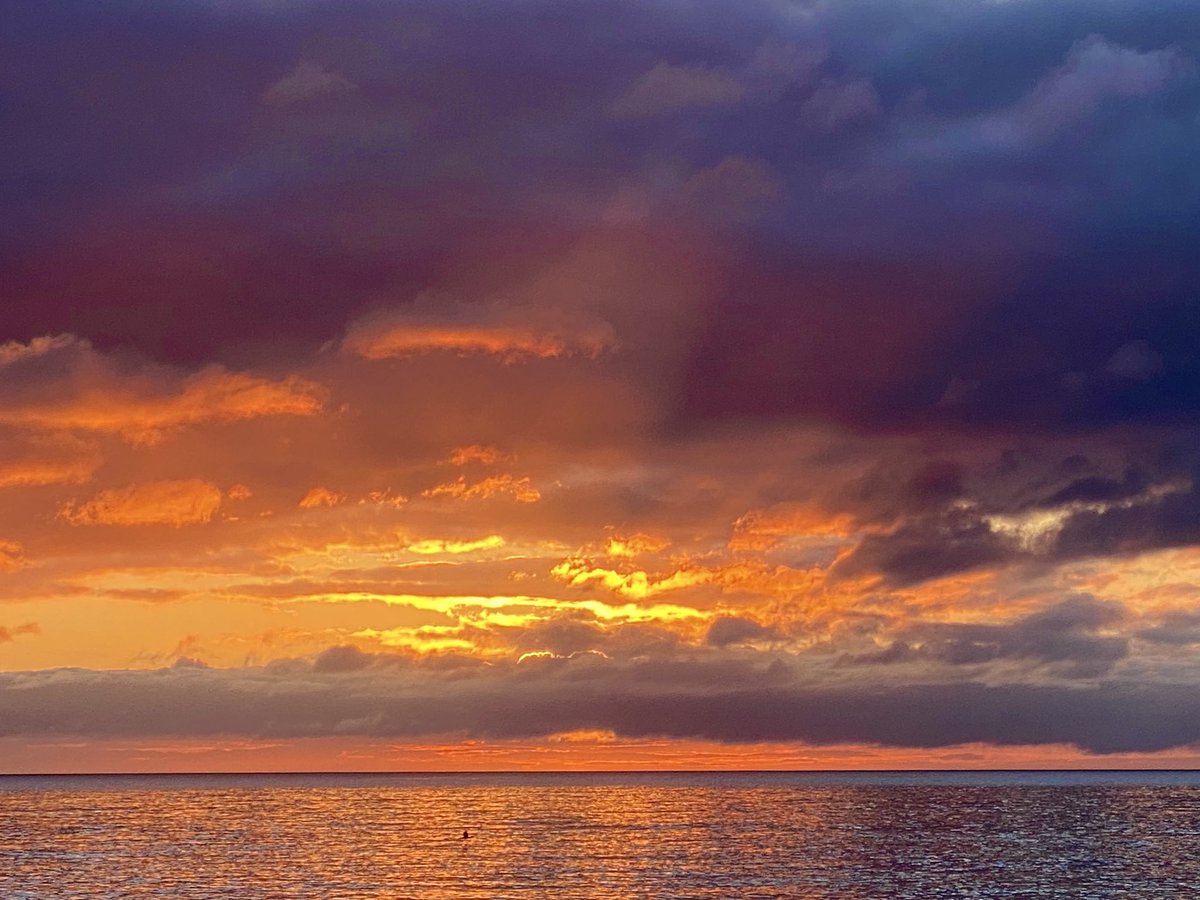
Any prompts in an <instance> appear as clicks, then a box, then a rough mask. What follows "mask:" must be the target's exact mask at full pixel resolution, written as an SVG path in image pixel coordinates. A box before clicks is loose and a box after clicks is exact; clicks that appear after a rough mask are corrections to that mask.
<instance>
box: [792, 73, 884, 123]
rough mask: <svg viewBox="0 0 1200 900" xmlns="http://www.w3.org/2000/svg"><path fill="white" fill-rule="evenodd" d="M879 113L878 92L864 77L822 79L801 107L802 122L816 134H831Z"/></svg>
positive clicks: (874, 116) (872, 117)
mask: <svg viewBox="0 0 1200 900" xmlns="http://www.w3.org/2000/svg"><path fill="white" fill-rule="evenodd" d="M878 115H879V94H878V93H877V92H876V91H875V86H874V85H873V84H871V82H870V81H868V80H866V79H859V80H857V81H848V82H836V81H829V80H826V81H823V82H821V84H820V85H818V86H817V89H816V90H815V91H813V93H812V96H810V97H809V98H808V99H807V100H806V101H805V102H804V105H803V106H801V107H800V118H801V120H802V121H803V122H804V124H805V125H806V126H807V127H808V128H811V129H812V130H813V131H815V132H817V133H818V134H826V135H827V134H833V133H834V132H837V131H840V130H841V129H843V128H848V127H849V126H851V125H854V124H856V123H859V122H864V121H867V120H869V119H874V118H876V117H877V116H878Z"/></svg>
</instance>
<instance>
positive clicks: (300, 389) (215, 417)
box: [0, 335, 323, 443]
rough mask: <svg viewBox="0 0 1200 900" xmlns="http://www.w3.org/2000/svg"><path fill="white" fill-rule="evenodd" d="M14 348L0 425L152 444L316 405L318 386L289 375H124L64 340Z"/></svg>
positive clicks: (215, 371)
mask: <svg viewBox="0 0 1200 900" xmlns="http://www.w3.org/2000/svg"><path fill="white" fill-rule="evenodd" d="M15 346H16V345H9V347H8V350H9V354H10V357H11V359H10V361H9V363H8V364H7V368H9V369H10V370H11V371H10V374H9V377H8V378H7V379H5V383H4V385H3V386H0V399H2V400H3V404H2V405H0V424H4V425H8V426H11V427H13V428H21V429H32V430H41V431H78V432H91V433H98V434H119V435H121V436H122V437H124V438H126V439H127V440H130V441H134V442H138V443H154V442H157V441H159V440H162V439H163V437H164V436H165V435H166V434H168V433H170V432H172V431H175V430H177V429H180V428H184V427H187V426H194V425H198V424H202V423H206V422H234V421H241V420H247V419H254V418H259V417H263V416H279V415H298V416H310V415H313V414H315V413H316V412H317V411H318V410H320V408H321V403H322V394H323V392H322V389H321V388H320V387H319V386H318V385H316V384H315V383H313V382H311V381H306V380H305V379H302V378H297V377H294V376H293V377H287V378H283V379H279V380H272V379H268V378H262V377H259V376H257V375H252V374H250V373H247V372H231V371H228V370H227V369H225V368H224V367H223V366H219V365H210V366H207V367H205V368H203V369H201V370H200V371H198V372H195V373H193V374H191V375H186V376H183V377H179V376H178V375H177V374H176V373H174V372H170V371H164V370H163V369H162V368H161V367H157V366H153V365H151V364H148V363H147V364H143V365H142V366H141V367H139V368H135V369H133V370H132V371H130V370H129V367H128V366H118V364H117V363H116V362H115V361H114V360H111V359H110V358H108V357H106V356H105V355H103V354H101V353H99V352H98V351H96V350H95V349H94V348H93V347H92V345H91V343H90V342H88V341H86V340H81V339H78V338H75V337H73V336H70V335H59V336H57V337H54V338H46V339H42V343H38V341H37V340H35V341H34V342H32V343H30V344H26V345H21V346H22V347H23V348H24V349H23V350H21V351H20V352H18V351H17V350H16V349H14V347H15ZM31 348H33V349H31Z"/></svg>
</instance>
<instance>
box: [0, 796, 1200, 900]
mask: <svg viewBox="0 0 1200 900" xmlns="http://www.w3.org/2000/svg"><path fill="white" fill-rule="evenodd" d="M141 897H161V898H177V900H183V898H201V897H203V898H215V897H228V898H238V900H256V898H277V900H293V898H321V900H339V898H429V900H437V898H508V897H512V898H535V897H536V898H613V900H629V898H718V897H720V898H775V897H795V898H826V897H828V898H920V900H926V898H941V897H947V898H949V897H971V898H984V897H1005V898H1008V897H1013V898H1038V897H1064V898H1065V897H1072V898H1075V897H1078V898H1088V900H1097V898H1140V897H1147V898H1157V897H1180V898H1197V897H1200V773H1197V772H855V773H845V772H738V773H699V772H690V773H689V772H676V773H653V774H649V773H604V774H598V773H571V774H549V773H539V774H530V773H526V774H452V775H447V774H397V775H391V774H389V775H377V774H320V775H312V774H305V775H299V774H296V775H283V774H281V775H155V776H147V775H111V776H4V777H0V898H4V900H26V898H141Z"/></svg>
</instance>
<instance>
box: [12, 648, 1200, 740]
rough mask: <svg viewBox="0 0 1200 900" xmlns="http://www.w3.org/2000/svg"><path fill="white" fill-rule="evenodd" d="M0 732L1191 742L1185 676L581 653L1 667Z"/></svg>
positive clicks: (1196, 705)
mask: <svg viewBox="0 0 1200 900" xmlns="http://www.w3.org/2000/svg"><path fill="white" fill-rule="evenodd" d="M0 713H2V714H0V734H3V735H4V736H32V735H41V736H46V735H64V736H65V735H72V736H80V737H93V738H104V737H148V736H156V737H162V736H179V737H197V736H208V735H239V736H253V737H264V738H276V739H278V738H281V737H305V736H324V735H332V734H337V735H342V736H346V735H362V736H372V737H393V738H401V737H409V738H412V737H434V736H451V735H467V736H473V737H484V738H517V737H536V736H544V735H547V734H553V733H555V732H561V731H571V730H576V729H609V730H612V731H614V732H615V733H616V734H618V735H622V736H627V737H644V736H667V737H677V738H705V739H712V740H719V741H766V740H801V741H809V742H814V743H819V744H820V743H836V742H847V741H855V742H857V741H862V742H871V743H878V744H883V745H889V746H908V747H936V746H944V745H948V744H958V743H966V742H976V741H982V742H992V743H997V744H1040V743H1072V744H1075V745H1077V746H1079V747H1081V748H1083V749H1085V750H1090V751H1094V752H1100V753H1115V752H1123V751H1134V750H1144V751H1152V750H1161V749H1166V748H1170V747H1177V746H1182V745H1186V744H1190V743H1194V742H1196V741H1197V740H1200V699H1198V698H1197V694H1196V691H1195V688H1194V685H1193V684H1191V683H1189V684H1166V683H1156V684H1147V685H1134V684H1129V683H1124V682H1121V681H1119V680H1113V681H1108V682H1103V683H1099V684H1084V685H1079V686H1071V685H1041V686H1036V685H1008V686H994V687H988V686H984V685H981V684H974V683H969V682H967V683H955V684H946V683H933V684H929V683H927V684H909V685H905V684H897V683H895V682H883V683H872V684H857V685H856V684H842V685H832V686H822V685H819V684H813V683H805V682H800V681H798V680H796V679H795V678H794V676H793V675H792V674H791V673H790V671H789V668H788V666H786V665H785V664H782V663H779V662H776V663H773V664H771V665H768V666H762V665H751V664H746V663H736V662H729V661H726V662H702V661H691V662H680V663H673V664H669V665H668V664H664V663H650V662H643V663H631V664H618V663H613V662H609V661H606V660H604V659H602V658H599V657H596V656H592V655H589V656H587V657H582V658H576V659H574V660H556V661H532V662H530V663H525V664H522V665H519V666H515V667H505V668H503V669H502V670H497V669H490V668H489V669H476V670H473V671H466V670H461V669H458V670H454V671H452V672H450V673H438V672H435V671H431V670H428V669H426V670H417V669H413V668H403V669H402V668H396V667H390V668H387V669H379V668H373V669H363V670H358V671H339V672H336V673H322V672H316V671H313V670H312V669H310V668H309V667H308V666H307V665H295V666H291V667H288V666H282V665H280V666H275V667H273V668H272V669H271V670H262V669H244V670H218V669H212V670H206V669H196V668H178V669H170V670H160V671H157V672H92V671H85V670H47V671H43V672H36V673H6V674H3V675H0Z"/></svg>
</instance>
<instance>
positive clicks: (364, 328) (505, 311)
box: [342, 297, 615, 363]
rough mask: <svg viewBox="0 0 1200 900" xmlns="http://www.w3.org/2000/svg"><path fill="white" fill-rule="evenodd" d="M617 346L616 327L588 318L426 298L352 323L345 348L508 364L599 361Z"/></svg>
mask: <svg viewBox="0 0 1200 900" xmlns="http://www.w3.org/2000/svg"><path fill="white" fill-rule="evenodd" d="M614 343H615V340H614V335H613V330H612V326H610V325H609V324H608V323H606V322H601V321H598V320H596V319H594V318H592V317H591V316H589V315H587V314H585V313H577V314H576V315H574V316H571V315H568V314H566V313H564V312H563V311H561V310H556V309H551V308H538V307H532V306H519V305H513V304H509V303H504V302H493V303H467V304H454V303H450V302H443V301H442V300H441V299H440V298H435V297H421V298H418V300H417V301H416V303H414V304H413V306H412V307H409V308H406V309H405V310H404V311H403V312H395V313H392V314H391V315H384V316H376V317H373V318H369V319H364V320H361V321H359V322H356V323H353V324H352V325H351V326H350V328H349V329H348V330H347V332H346V337H345V339H344V340H343V342H342V348H343V349H344V350H346V351H348V352H350V353H353V354H355V355H357V356H361V357H362V358H363V359H370V360H379V359H390V358H393V357H404V356H413V355H416V354H421V353H433V352H438V351H450V352H454V353H459V354H467V353H485V354H488V355H491V356H496V357H499V358H500V359H501V360H503V361H504V362H509V363H512V362H517V361H520V360H522V359H528V358H536V359H557V358H559V357H564V356H588V357H596V356H599V355H600V354H601V353H603V352H604V351H605V350H608V349H609V348H610V347H612V346H613V344H614Z"/></svg>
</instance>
